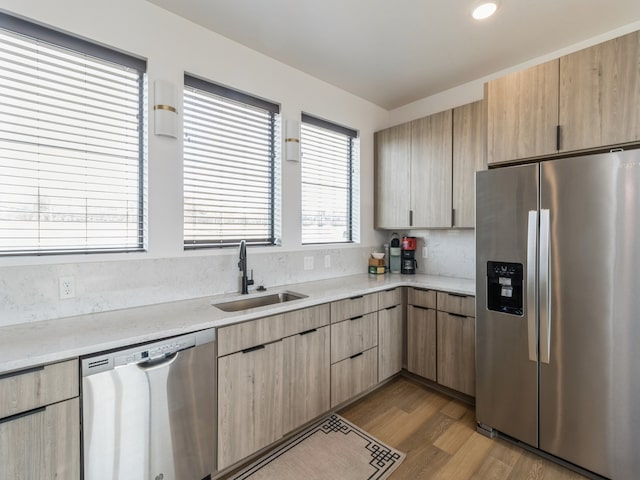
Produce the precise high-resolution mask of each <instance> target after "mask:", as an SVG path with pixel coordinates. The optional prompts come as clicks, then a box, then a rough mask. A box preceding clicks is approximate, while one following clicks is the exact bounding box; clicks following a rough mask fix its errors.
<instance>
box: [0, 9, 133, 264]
mask: <svg viewBox="0 0 640 480" xmlns="http://www.w3.org/2000/svg"><path fill="white" fill-rule="evenodd" d="M3 20H4V18H3ZM37 28H41V27H37ZM48 33H49V34H51V31H49V32H48ZM79 42H82V41H79ZM100 48H102V47H100ZM143 76H144V73H143V72H141V71H139V70H137V69H135V68H131V67H129V66H123V65H120V64H116V63H112V62H109V61H106V60H102V59H99V58H96V57H93V56H89V55H86V54H84V53H81V52H79V51H74V50H69V49H67V48H63V47H58V46H55V45H52V44H50V43H47V42H43V41H40V40H37V39H36V38H32V37H30V36H24V35H21V34H19V33H15V32H12V31H8V30H4V29H2V28H0V105H2V108H1V109H0V253H2V254H43V253H74V252H83V253H87V252H103V251H132V250H141V249H142V248H143V233H144V232H143V217H142V212H143V203H142V201H143V195H142V147H141V140H140V139H141V129H142V127H141V126H142V115H141V114H142V91H143V88H142V86H143Z"/></svg>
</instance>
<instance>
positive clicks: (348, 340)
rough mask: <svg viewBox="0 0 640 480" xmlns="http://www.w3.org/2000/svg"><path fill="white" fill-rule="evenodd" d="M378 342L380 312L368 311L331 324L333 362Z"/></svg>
mask: <svg viewBox="0 0 640 480" xmlns="http://www.w3.org/2000/svg"><path fill="white" fill-rule="evenodd" d="M377 344H378V313H377V312H374V313H368V314H367V315H363V316H360V317H355V318H353V319H350V320H344V321H342V322H339V323H334V324H333V325H331V363H336V362H339V361H340V360H344V359H345V358H348V357H350V356H352V355H355V354H356V353H360V352H363V351H365V350H368V349H370V348H371V347H375V346H376V345H377Z"/></svg>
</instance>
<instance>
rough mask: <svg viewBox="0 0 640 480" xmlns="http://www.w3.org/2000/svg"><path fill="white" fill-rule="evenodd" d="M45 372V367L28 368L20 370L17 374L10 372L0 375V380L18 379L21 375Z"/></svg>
mask: <svg viewBox="0 0 640 480" xmlns="http://www.w3.org/2000/svg"><path fill="white" fill-rule="evenodd" d="M43 370H44V365H40V366H39V367H32V368H27V369H24V370H18V371H17V372H10V373H5V374H3V375H0V380H4V379H5V378H11V377H18V376H20V375H27V374H29V373H36V372H41V371H43Z"/></svg>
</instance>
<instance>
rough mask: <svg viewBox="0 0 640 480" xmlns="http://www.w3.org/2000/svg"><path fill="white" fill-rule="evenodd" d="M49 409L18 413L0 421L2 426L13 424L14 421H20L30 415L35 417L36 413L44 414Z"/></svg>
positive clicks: (35, 409)
mask: <svg viewBox="0 0 640 480" xmlns="http://www.w3.org/2000/svg"><path fill="white" fill-rule="evenodd" d="M46 409H47V407H40V408H34V409H33V410H29V411H27V412H21V413H17V414H15V415H11V416H10V417H5V418H2V419H0V424H2V423H5V422H12V421H13V420H18V419H19V418H22V417H28V416H29V415H35V414H36V413H40V412H44V411H45V410H46Z"/></svg>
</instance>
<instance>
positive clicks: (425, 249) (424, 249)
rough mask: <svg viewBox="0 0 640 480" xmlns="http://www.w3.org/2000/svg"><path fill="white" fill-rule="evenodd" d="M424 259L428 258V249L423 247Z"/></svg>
mask: <svg viewBox="0 0 640 480" xmlns="http://www.w3.org/2000/svg"><path fill="white" fill-rule="evenodd" d="M422 258H427V247H422Z"/></svg>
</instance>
